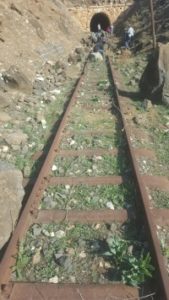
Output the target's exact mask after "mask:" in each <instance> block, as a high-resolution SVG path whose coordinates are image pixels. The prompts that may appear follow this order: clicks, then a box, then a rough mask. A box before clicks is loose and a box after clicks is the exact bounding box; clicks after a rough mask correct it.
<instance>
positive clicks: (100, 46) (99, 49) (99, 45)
mask: <svg viewBox="0 0 169 300" xmlns="http://www.w3.org/2000/svg"><path fill="white" fill-rule="evenodd" d="M93 52H99V53H100V54H101V55H102V56H103V53H104V43H103V41H101V40H100V41H99V42H97V43H96V45H95V46H94V48H93Z"/></svg>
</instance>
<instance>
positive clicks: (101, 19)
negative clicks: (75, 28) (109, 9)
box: [90, 12, 111, 32]
mask: <svg viewBox="0 0 169 300" xmlns="http://www.w3.org/2000/svg"><path fill="white" fill-rule="evenodd" d="M98 24H100V25H101V28H102V29H103V30H106V29H107V27H108V26H110V24H111V22H110V19H109V17H108V15H107V14H106V13H104V12H99V13H96V14H94V15H93V16H92V18H91V20H90V31H93V32H96V31H97V30H98V28H97V25H98Z"/></svg>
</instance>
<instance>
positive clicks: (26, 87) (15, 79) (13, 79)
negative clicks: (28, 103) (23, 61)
mask: <svg viewBox="0 0 169 300" xmlns="http://www.w3.org/2000/svg"><path fill="white" fill-rule="evenodd" d="M2 76H3V79H4V81H5V83H6V85H8V86H9V87H10V88H13V89H17V90H21V91H23V92H26V93H31V92H32V83H31V82H30V81H29V79H28V78H27V77H26V76H25V75H24V73H22V72H21V71H20V70H19V69H18V67H16V66H11V67H10V68H9V70H8V71H6V72H4V73H3V74H2Z"/></svg>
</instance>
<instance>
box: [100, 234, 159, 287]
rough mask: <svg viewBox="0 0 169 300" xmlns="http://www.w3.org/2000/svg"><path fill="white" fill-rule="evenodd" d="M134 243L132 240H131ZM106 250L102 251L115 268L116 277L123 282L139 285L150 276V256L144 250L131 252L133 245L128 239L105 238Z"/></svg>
mask: <svg viewBox="0 0 169 300" xmlns="http://www.w3.org/2000/svg"><path fill="white" fill-rule="evenodd" d="M132 244H134V242H132ZM107 245H108V251H107V252H105V253H104V256H106V257H107V258H108V259H109V261H110V262H111V263H112V267H113V269H114V270H115V273H116V275H117V276H116V277H117V279H118V280H121V281H122V282H123V283H125V284H129V285H132V286H139V285H140V284H142V283H144V282H145V281H146V279H147V278H150V277H152V273H153V271H154V267H153V266H152V264H151V256H150V254H149V253H145V251H144V250H141V251H137V252H136V254H135V255H134V254H133V250H134V249H133V248H134V246H135V245H134V246H132V245H131V243H130V241H127V240H124V239H122V238H121V237H119V236H113V237H111V238H108V239H107Z"/></svg>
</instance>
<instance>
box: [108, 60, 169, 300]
mask: <svg viewBox="0 0 169 300" xmlns="http://www.w3.org/2000/svg"><path fill="white" fill-rule="evenodd" d="M108 62H109V67H110V71H111V76H112V80H113V83H114V86H115V94H116V99H117V102H118V107H119V110H120V112H121V117H122V121H123V126H124V131H125V135H126V139H127V142H128V148H129V153H130V156H131V162H132V165H133V171H134V173H135V177H136V180H137V185H138V190H139V193H140V199H141V205H142V208H143V212H144V217H145V221H146V225H147V230H148V235H149V240H150V243H151V244H150V245H151V248H152V254H153V257H154V261H155V265H156V269H157V270H156V275H158V278H159V282H160V287H159V288H160V293H162V294H163V296H162V297H163V298H158V300H159V299H160V300H169V278H168V274H167V271H166V268H165V265H164V259H163V256H162V253H161V249H160V243H159V240H158V237H157V233H156V225H155V222H154V220H153V215H152V212H151V209H150V204H149V198H148V193H147V191H146V187H145V184H144V182H143V180H142V176H141V174H140V171H139V168H138V163H137V161H136V154H135V150H134V148H133V147H132V144H131V140H130V131H129V130H128V127H127V123H126V120H125V117H124V115H123V109H122V104H121V100H122V97H121V96H120V95H119V92H118V87H117V83H116V79H115V77H114V71H113V67H112V65H111V63H110V58H109V57H108Z"/></svg>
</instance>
